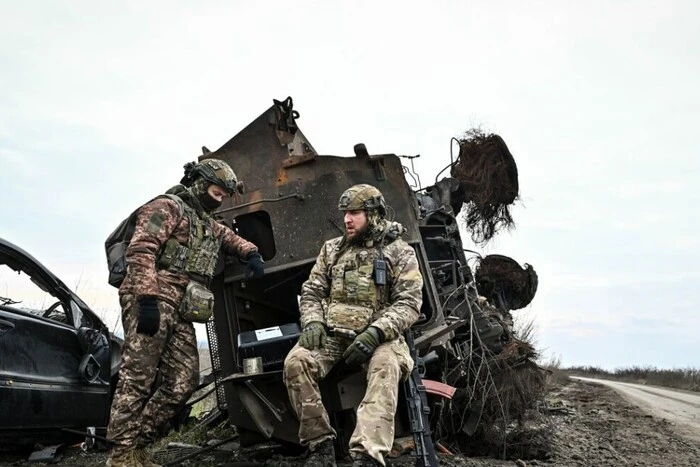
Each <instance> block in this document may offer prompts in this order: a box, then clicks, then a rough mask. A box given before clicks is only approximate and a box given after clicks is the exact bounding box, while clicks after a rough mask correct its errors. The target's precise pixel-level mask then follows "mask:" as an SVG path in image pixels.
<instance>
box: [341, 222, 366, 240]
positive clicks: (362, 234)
mask: <svg viewBox="0 0 700 467" xmlns="http://www.w3.org/2000/svg"><path fill="white" fill-rule="evenodd" d="M368 236H369V226H368V225H365V226H364V227H363V228H362V229H361V230H355V233H354V234H352V236H351V235H348V233H347V231H345V238H346V239H347V240H348V243H350V244H351V245H364V243H365V241H366V240H367V237H368Z"/></svg>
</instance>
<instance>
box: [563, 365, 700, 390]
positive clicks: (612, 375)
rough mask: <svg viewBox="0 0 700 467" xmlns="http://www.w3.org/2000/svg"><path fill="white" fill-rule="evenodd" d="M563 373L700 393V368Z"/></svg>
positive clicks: (579, 368) (582, 369)
mask: <svg viewBox="0 0 700 467" xmlns="http://www.w3.org/2000/svg"><path fill="white" fill-rule="evenodd" d="M563 371H564V372H565V373H566V374H571V375H574V374H575V375H586V376H594V377H596V378H603V379H614V380H616V381H628V382H630V383H639V384H652V385H656V386H664V387H667V388H675V389H684V390H687V391H697V392H700V368H673V369H670V370H669V369H659V368H656V367H654V366H632V367H627V368H616V369H615V370H614V371H608V370H604V369H602V368H599V367H595V366H573V367H569V368H564V369H563Z"/></svg>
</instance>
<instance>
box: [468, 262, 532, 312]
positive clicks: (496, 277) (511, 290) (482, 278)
mask: <svg viewBox="0 0 700 467" xmlns="http://www.w3.org/2000/svg"><path fill="white" fill-rule="evenodd" d="M474 278H475V279H476V288H477V289H478V291H479V294H480V295H482V296H484V297H486V298H487V299H488V300H489V301H490V302H491V303H496V304H498V303H499V300H498V294H499V291H502V293H503V299H504V300H505V302H506V303H505V305H506V307H507V308H508V309H509V310H517V309H519V308H524V307H526V306H527V305H529V304H530V302H531V301H532V299H533V298H534V297H535V293H536V292H537V284H538V279H537V273H536V272H535V269H534V268H533V267H532V266H531V265H529V264H527V263H526V264H525V267H524V268H523V267H520V265H519V264H518V263H517V262H516V261H515V260H514V259H512V258H509V257H508V256H503V255H488V256H486V257H484V258H482V259H481V260H479V264H478V265H477V267H476V273H475V275H474Z"/></svg>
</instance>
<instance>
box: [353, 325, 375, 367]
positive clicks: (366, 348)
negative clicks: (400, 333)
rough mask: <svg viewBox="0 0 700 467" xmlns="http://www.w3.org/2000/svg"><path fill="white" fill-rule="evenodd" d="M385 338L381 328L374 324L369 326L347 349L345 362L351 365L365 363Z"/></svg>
mask: <svg viewBox="0 0 700 467" xmlns="http://www.w3.org/2000/svg"><path fill="white" fill-rule="evenodd" d="M383 340H384V333H383V332H382V331H381V330H380V329H379V328H375V327H374V326H370V327H368V328H367V329H366V330H365V331H364V332H362V333H360V334H359V335H358V336H357V337H356V338H355V340H354V341H353V342H352V344H350V346H349V347H348V348H347V349H345V352H344V353H343V358H344V359H345V362H346V363H347V364H348V365H350V366H352V365H361V364H363V363H365V362H366V361H367V360H369V358H370V357H371V356H372V354H373V353H374V351H375V349H376V348H377V347H379V344H381V343H382V341H383Z"/></svg>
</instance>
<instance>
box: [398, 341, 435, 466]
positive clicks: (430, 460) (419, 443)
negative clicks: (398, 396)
mask: <svg viewBox="0 0 700 467" xmlns="http://www.w3.org/2000/svg"><path fill="white" fill-rule="evenodd" d="M404 337H405V339H406V344H408V350H409V352H410V354H411V358H412V359H413V362H414V363H413V369H412V370H411V374H410V375H409V377H408V379H407V380H406V381H404V383H403V388H404V394H405V395H406V402H407V407H408V420H409V421H410V422H411V432H412V433H413V442H414V444H415V446H416V447H415V451H414V452H413V453H412V454H413V455H414V456H415V457H416V467H438V459H437V455H436V454H435V445H434V444H433V438H432V432H431V431H430V419H429V417H428V415H429V414H430V407H428V398H427V397H426V393H425V386H424V385H423V378H422V376H423V375H424V374H425V365H424V362H423V359H422V358H421V357H419V356H418V352H416V346H415V344H414V342H413V334H412V333H411V330H410V329H407V330H406V333H405V335H404ZM421 373H422V374H423V375H422V374H421Z"/></svg>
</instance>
